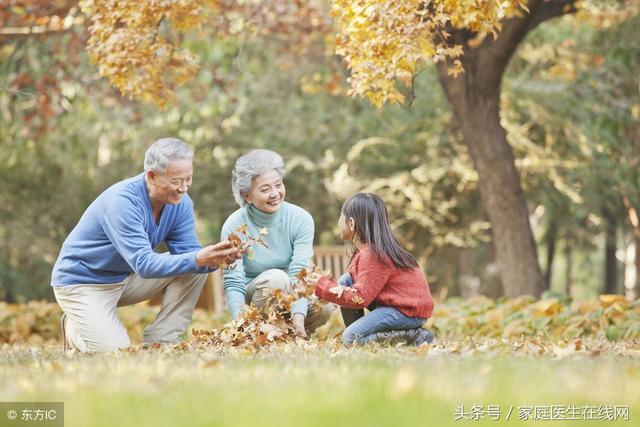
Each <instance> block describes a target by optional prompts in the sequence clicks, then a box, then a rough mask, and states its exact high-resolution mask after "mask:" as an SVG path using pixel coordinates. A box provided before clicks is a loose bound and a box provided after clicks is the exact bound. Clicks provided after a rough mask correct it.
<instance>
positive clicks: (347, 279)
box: [338, 273, 353, 287]
mask: <svg viewBox="0 0 640 427" xmlns="http://www.w3.org/2000/svg"><path fill="white" fill-rule="evenodd" d="M338 285H341V286H348V287H351V286H353V278H352V277H351V275H350V274H349V273H344V274H343V275H342V276H340V277H339V278H338Z"/></svg>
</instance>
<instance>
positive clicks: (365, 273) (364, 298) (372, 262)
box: [315, 250, 391, 308]
mask: <svg viewBox="0 0 640 427" xmlns="http://www.w3.org/2000/svg"><path fill="white" fill-rule="evenodd" d="M357 272H358V273H357V276H356V277H354V280H355V282H354V284H353V286H352V287H348V286H342V285H338V284H337V283H336V281H335V280H333V279H329V278H327V277H322V278H320V280H319V281H318V283H317V285H316V290H315V293H316V295H317V296H318V297H319V298H322V299H324V300H326V301H329V302H332V303H334V304H338V305H339V306H341V307H346V308H365V307H368V306H369V304H371V303H372V302H373V300H374V299H376V297H377V296H378V294H380V291H381V290H382V288H384V285H385V284H386V283H387V281H388V280H389V276H390V275H391V268H389V266H387V265H385V264H384V263H383V262H381V261H380V260H378V259H377V258H376V256H375V255H374V254H372V253H371V252H369V251H368V250H367V251H366V252H364V253H362V255H361V256H360V258H359V259H358V266H357ZM335 287H339V288H338V289H339V291H338V293H337V294H336V293H333V292H330V291H329V289H332V288H335Z"/></svg>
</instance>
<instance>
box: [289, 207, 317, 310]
mask: <svg viewBox="0 0 640 427" xmlns="http://www.w3.org/2000/svg"><path fill="white" fill-rule="evenodd" d="M314 233H315V225H314V223H313V217H312V216H311V215H309V213H308V212H306V211H305V212H304V215H302V219H301V225H300V227H299V228H298V230H297V232H296V233H295V235H294V236H293V255H292V256H291V262H290V263H289V279H290V280H291V283H293V284H295V283H296V281H297V279H296V276H297V275H298V273H300V270H302V269H303V268H306V269H307V270H308V269H309V267H310V262H311V258H312V257H313V235H314ZM308 311H309V301H308V300H307V299H306V298H300V299H299V300H297V301H295V302H294V303H293V304H292V306H291V314H302V315H303V316H306V315H307V312H308Z"/></svg>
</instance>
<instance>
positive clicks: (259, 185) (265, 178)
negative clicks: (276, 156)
mask: <svg viewBox="0 0 640 427" xmlns="http://www.w3.org/2000/svg"><path fill="white" fill-rule="evenodd" d="M284 195H285V189H284V182H282V177H281V176H280V174H279V173H278V172H277V171H276V170H275V169H273V170H270V171H269V172H265V173H263V174H261V175H258V176H254V177H253V179H252V180H251V190H250V191H249V193H247V194H245V196H244V198H245V200H246V201H247V203H249V204H252V205H253V206H254V207H255V208H257V209H260V210H261V211H262V212H266V213H274V212H276V211H277V210H278V209H280V207H281V206H282V202H284Z"/></svg>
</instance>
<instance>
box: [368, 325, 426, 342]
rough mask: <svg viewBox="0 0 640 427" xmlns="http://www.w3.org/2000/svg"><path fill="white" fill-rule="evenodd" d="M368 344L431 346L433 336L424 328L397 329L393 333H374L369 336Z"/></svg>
mask: <svg viewBox="0 0 640 427" xmlns="http://www.w3.org/2000/svg"><path fill="white" fill-rule="evenodd" d="M370 337H371V338H370V340H367V341H368V342H377V343H380V344H401V343H402V344H406V345H415V346H419V345H422V344H424V343H428V344H431V342H432V341H433V334H432V333H431V332H430V331H428V330H426V329H424V328H415V329H399V330H393V331H384V332H376V333H374V334H371V335H370Z"/></svg>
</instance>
